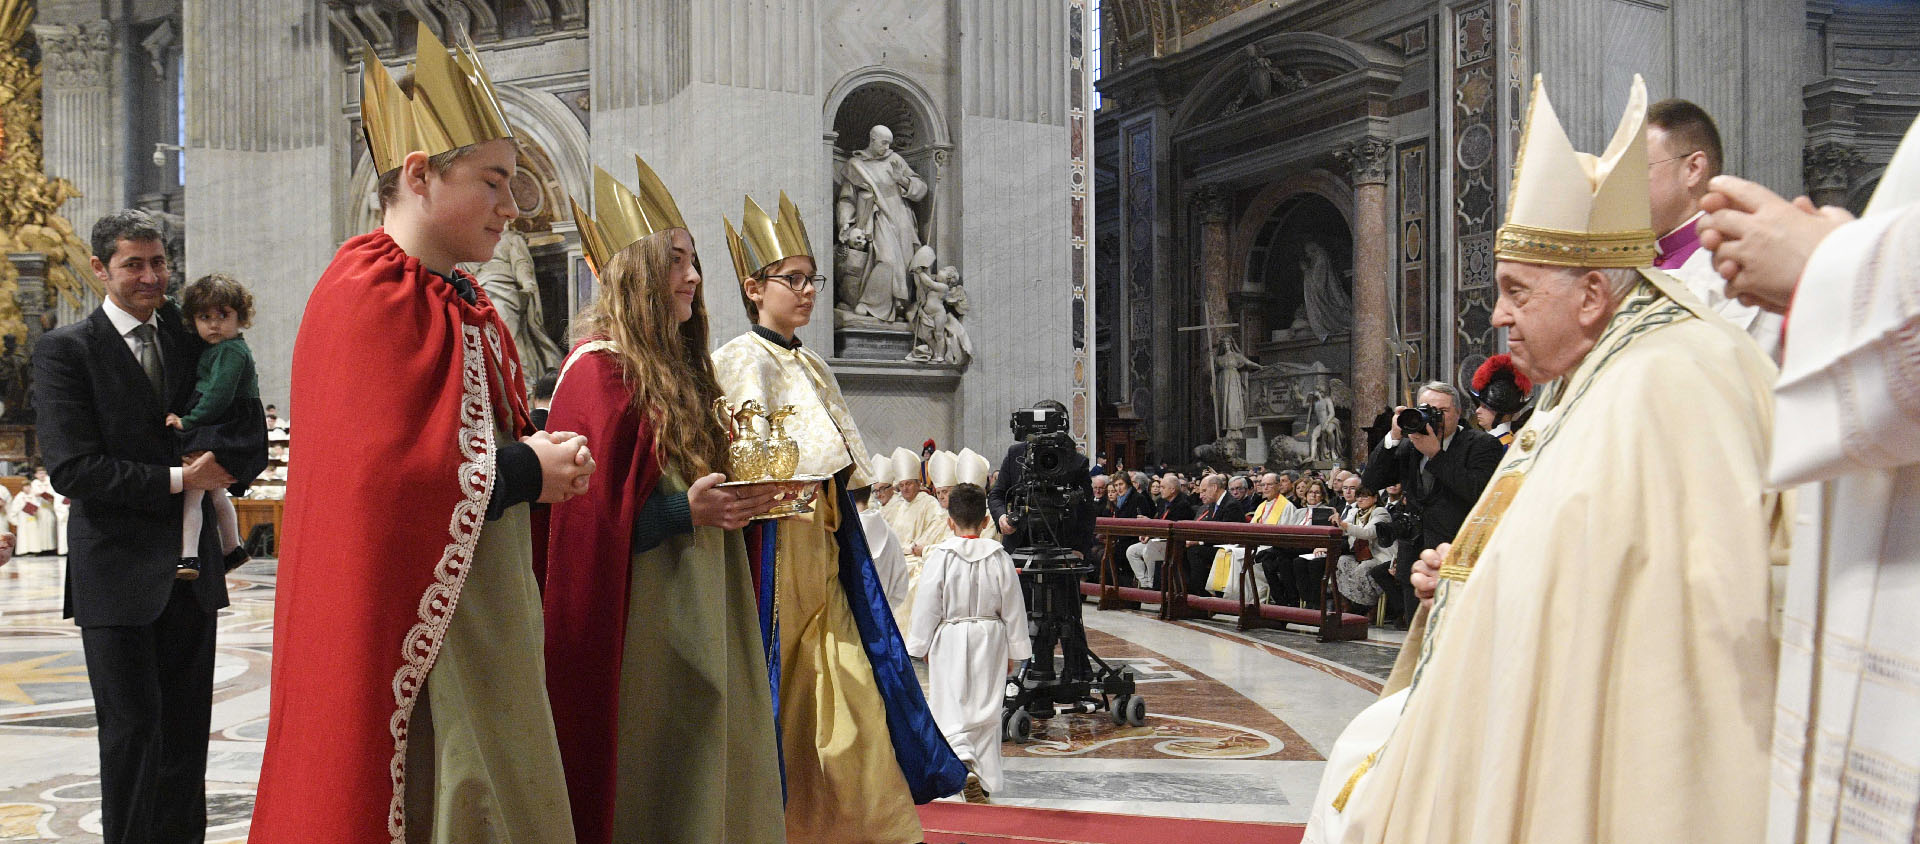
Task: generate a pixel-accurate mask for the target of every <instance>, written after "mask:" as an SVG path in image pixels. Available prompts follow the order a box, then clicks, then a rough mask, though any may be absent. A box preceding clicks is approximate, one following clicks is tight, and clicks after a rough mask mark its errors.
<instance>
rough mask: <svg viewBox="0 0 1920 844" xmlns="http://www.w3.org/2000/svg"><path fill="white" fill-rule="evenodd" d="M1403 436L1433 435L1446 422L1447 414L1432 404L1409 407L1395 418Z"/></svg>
mask: <svg viewBox="0 0 1920 844" xmlns="http://www.w3.org/2000/svg"><path fill="white" fill-rule="evenodd" d="M1393 421H1394V423H1395V424H1397V425H1399V426H1400V433H1403V434H1431V433H1433V432H1434V431H1437V430H1439V429H1440V426H1441V425H1442V424H1443V423H1445V421H1446V412H1445V411H1443V410H1441V409H1440V408H1437V407H1434V406H1433V405H1430V404H1423V405H1420V406H1419V407H1409V408H1407V409H1406V410H1402V411H1400V415H1398V416H1395V417H1393Z"/></svg>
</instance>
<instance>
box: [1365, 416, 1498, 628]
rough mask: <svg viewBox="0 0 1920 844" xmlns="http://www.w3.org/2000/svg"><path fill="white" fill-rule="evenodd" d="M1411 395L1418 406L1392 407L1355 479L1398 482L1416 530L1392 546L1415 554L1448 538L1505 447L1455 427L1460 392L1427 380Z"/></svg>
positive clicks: (1383, 484) (1372, 483)
mask: <svg viewBox="0 0 1920 844" xmlns="http://www.w3.org/2000/svg"><path fill="white" fill-rule="evenodd" d="M1414 398H1415V400H1416V401H1417V402H1418V405H1419V406H1418V407H1413V408H1407V407H1396V408H1394V411H1393V427H1392V429H1390V430H1389V431H1388V432H1387V436H1386V439H1383V440H1381V441H1380V447H1379V448H1376V449H1374V450H1373V454H1371V455H1369V456H1368V458H1367V469H1366V471H1365V472H1364V473H1362V474H1361V476H1360V482H1361V484H1363V485H1365V486H1366V487H1367V488H1369V489H1386V488H1387V487H1390V486H1393V485H1394V484H1399V485H1400V488H1401V491H1402V492H1403V493H1404V494H1405V496H1406V499H1407V501H1408V503H1409V504H1410V505H1411V506H1410V507H1408V508H1407V509H1408V510H1409V511H1410V512H1411V513H1412V515H1414V516H1416V517H1417V518H1418V520H1419V522H1420V530H1419V533H1418V535H1407V536H1406V537H1405V540H1404V541H1401V542H1398V543H1396V547H1397V548H1398V550H1399V551H1400V552H1401V553H1406V552H1407V551H1408V550H1409V548H1410V547H1411V548H1412V551H1413V554H1414V555H1415V556H1418V553H1419V552H1420V551H1424V550H1426V549H1429V548H1433V547H1435V546H1438V545H1439V544H1440V543H1442V542H1450V541H1452V540H1453V535H1454V534H1455V533H1458V532H1459V530H1460V523H1461V522H1464V521H1466V518H1467V512H1468V511H1469V510H1471V509H1473V505H1474V502H1476V501H1478V500H1479V499H1480V491H1481V490H1482V489H1485V488H1486V486H1487V482H1488V481H1491V480H1493V472H1494V470H1495V469H1496V468H1498V467H1499V465H1500V456H1501V454H1502V452H1504V451H1505V449H1503V448H1502V447H1501V445H1500V441H1499V440H1497V439H1495V438H1493V437H1492V436H1490V435H1488V434H1487V433H1486V432H1484V431H1475V430H1472V429H1470V428H1462V427H1461V426H1460V393H1459V391H1458V390H1455V389H1454V388H1453V386H1452V385H1450V384H1448V383H1446V382H1444V381H1434V382H1431V383H1428V384H1427V385H1426V386H1423V387H1421V388H1420V392H1419V394H1418V395H1416V396H1415V397H1414ZM1389 512H1391V511H1389ZM1389 518H1393V519H1395V521H1399V517H1398V516H1397V515H1396V516H1390V517H1389ZM1396 533H1397V531H1396ZM1409 533H1410V532H1409ZM1402 567H1404V566H1402ZM1403 597H1404V596H1403ZM1407 612H1408V613H1409V614H1410V613H1411V610H1407Z"/></svg>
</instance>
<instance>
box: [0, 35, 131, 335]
mask: <svg viewBox="0 0 1920 844" xmlns="http://www.w3.org/2000/svg"><path fill="white" fill-rule="evenodd" d="M33 15H34V7H33V3H32V2H30V0H0V251H6V252H38V253H41V254H43V255H46V256H47V292H48V294H49V296H59V297H60V298H62V299H64V300H66V301H67V302H68V303H69V304H72V305H73V306H75V307H78V306H79V305H80V297H81V295H82V291H90V292H91V293H92V294H93V295H94V296H96V297H104V296H105V295H106V290H105V288H103V287H101V285H100V281H99V280H98V279H96V278H94V275H93V269H92V262H91V260H90V259H91V258H92V257H93V256H92V251H91V250H90V249H89V248H88V246H87V244H86V242H85V241H83V240H81V239H80V237H79V236H78V235H77V234H75V233H74V230H73V223H71V222H69V221H68V220H67V219H66V218H65V217H62V216H61V215H60V206H62V205H64V204H66V202H67V200H70V199H74V198H77V197H79V196H80V192H79V191H78V190H77V189H75V188H74V186H73V183H72V182H69V181H67V180H66V179H59V178H52V177H49V176H48V175H47V174H46V173H45V172H44V171H43V170H42V167H43V161H42V155H41V141H40V125H41V123H40V120H41V102H40V86H41V76H40V68H38V67H35V66H33V65H31V64H28V63H27V60H26V57H25V56H23V55H21V54H20V51H19V50H17V49H16V45H18V44H19V43H20V41H21V39H23V38H25V37H26V35H27V27H28V25H29V24H31V23H32V22H33ZM19 282H20V274H19V272H18V271H17V270H15V269H14V267H13V262H12V261H7V260H0V334H5V335H12V336H13V337H15V338H17V339H19V340H20V341H21V343H22V344H24V343H25V342H26V339H27V325H26V321H25V317H24V316H23V315H22V313H21V310H20V302H19V293H20V283H19ZM48 304H52V303H51V302H49V303H48Z"/></svg>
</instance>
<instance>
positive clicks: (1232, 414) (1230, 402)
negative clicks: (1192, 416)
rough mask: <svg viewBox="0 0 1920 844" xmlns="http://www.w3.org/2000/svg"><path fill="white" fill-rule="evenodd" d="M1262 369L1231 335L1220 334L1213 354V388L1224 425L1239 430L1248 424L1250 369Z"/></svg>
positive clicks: (1223, 426)
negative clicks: (1222, 335)
mask: <svg viewBox="0 0 1920 844" xmlns="http://www.w3.org/2000/svg"><path fill="white" fill-rule="evenodd" d="M1259 369H1260V364H1258V363H1255V362H1254V361H1253V360H1252V359H1250V358H1248V357H1247V356H1246V355H1243V354H1241V353H1240V347H1239V345H1237V344H1235V343H1234V342H1233V338H1232V337H1222V338H1220V344H1219V348H1218V350H1217V352H1216V353H1215V354H1214V356H1213V383H1214V388H1213V389H1214V396H1215V398H1216V399H1218V403H1217V405H1216V409H1217V410H1218V411H1219V413H1220V419H1219V422H1220V427H1221V428H1223V429H1225V430H1227V431H1238V430H1240V429H1242V428H1245V427H1247V373H1249V372H1254V371H1257V370H1259Z"/></svg>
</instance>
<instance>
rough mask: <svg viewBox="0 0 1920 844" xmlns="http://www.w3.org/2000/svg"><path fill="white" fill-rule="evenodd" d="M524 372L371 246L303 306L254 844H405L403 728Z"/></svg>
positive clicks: (354, 254) (436, 289)
mask: <svg viewBox="0 0 1920 844" xmlns="http://www.w3.org/2000/svg"><path fill="white" fill-rule="evenodd" d="M475 287H476V290H477V289H478V285H476V286H475ZM518 361H519V359H518V356H517V354H516V352H515V350H514V348H513V340H512V337H511V335H510V334H509V332H508V331H507V330H506V327H505V326H504V325H503V324H502V323H501V321H500V318H499V317H498V316H497V315H496V314H495V313H494V310H493V306H492V305H491V304H490V303H489V302H488V301H487V299H486V296H485V294H484V293H481V294H480V296H479V302H478V303H477V304H473V305H470V304H467V303H466V302H464V301H462V300H461V299H460V297H459V296H458V295H457V294H456V293H455V292H454V288H453V286H452V285H450V284H448V283H447V282H446V281H445V280H444V279H442V278H440V277H439V276H436V275H434V274H433V273H430V272H427V271H426V270H425V269H423V268H422V267H421V266H420V263H419V261H416V260H414V259H413V258H412V257H410V256H408V255H407V254H406V253H405V252H404V251H402V250H401V249H400V247H399V246H398V245H396V244H395V243H394V242H393V239H392V238H390V237H388V236H387V234H386V232H385V231H383V230H380V229H375V230H374V231H373V232H371V233H368V234H365V235H361V236H359V237H356V238H354V239H352V240H349V241H347V243H346V244H345V245H344V246H342V247H341V248H340V252H339V253H338V254H336V255H335V256H334V259H333V264H332V265H331V266H329V267H328V268H327V271H326V274H325V275H323V276H321V278H320V282H319V284H318V285H316V286H315V287H314V290H313V294H312V296H311V298H309V299H308V301H307V309H306V314H305V316H304V317H303V318H302V320H301V324H300V336H299V339H298V340H297V341H295V343H294V349H293V387H292V393H291V395H290V396H289V402H288V403H289V405H290V410H292V411H296V412H298V413H299V414H300V439H299V443H298V448H297V449H296V451H295V453H296V454H297V455H299V459H298V460H297V461H295V462H294V464H293V466H292V469H291V471H290V472H289V473H288V479H287V506H286V515H285V518H284V519H283V521H282V529H283V531H284V538H283V539H282V541H281V544H280V547H281V555H280V568H279V578H278V592H277V595H276V597H275V601H274V631H273V686H272V688H273V691H272V708H271V711H270V713H269V720H268V727H267V747H266V761H265V765H264V767H263V769H262V770H261V773H260V790H259V796H258V798H257V800H256V802H255V804H254V815H253V829H252V834H251V840H252V841H255V842H265V843H266V844H284V842H289V841H299V842H302V843H303V844H333V842H339V844H349V843H351V844H371V842H400V841H403V840H404V832H405V830H404V825H405V820H404V815H403V812H402V802H401V794H402V792H403V790H404V786H405V781H406V743H407V732H408V725H409V721H410V719H411V717H412V714H413V705H414V702H415V700H416V699H417V698H418V695H419V691H420V689H421V687H422V684H423V683H424V682H425V681H426V677H427V672H428V671H430V670H431V669H432V668H433V663H434V660H435V658H436V657H437V656H438V655H439V649H440V643H441V641H442V636H443V635H444V633H445V632H446V629H447V624H448V623H449V622H450V621H451V620H452V619H453V613H454V611H455V609H456V607H457V606H458V604H459V598H460V588H461V586H462V584H464V583H465V580H466V572H467V566H468V564H469V563H470V562H471V560H472V555H473V549H474V544H475V542H476V541H477V540H478V538H479V536H480V531H481V530H482V529H483V527H484V524H485V519H486V510H487V500H488V496H489V494H490V493H491V491H492V489H493V482H494V478H493V471H494V455H495V448H496V447H497V445H498V443H497V441H496V440H497V428H499V427H500V425H499V421H498V420H499V419H500V418H501V417H502V415H508V416H510V417H511V418H510V422H509V424H507V425H506V426H505V427H506V428H507V429H508V430H511V431H515V432H517V433H520V434H525V433H530V432H531V431H532V423H531V419H530V417H529V415H528V413H527V409H526V400H525V395H526V388H525V384H524V381H523V378H522V375H521V372H520V365H519V362H518ZM495 379H498V380H499V381H500V382H501V383H504V384H505V385H506V387H507V393H508V395H507V396H495V395H491V393H492V390H491V389H490V385H491V384H493V383H494V381H495Z"/></svg>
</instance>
